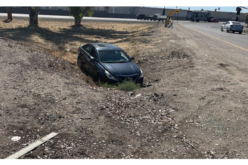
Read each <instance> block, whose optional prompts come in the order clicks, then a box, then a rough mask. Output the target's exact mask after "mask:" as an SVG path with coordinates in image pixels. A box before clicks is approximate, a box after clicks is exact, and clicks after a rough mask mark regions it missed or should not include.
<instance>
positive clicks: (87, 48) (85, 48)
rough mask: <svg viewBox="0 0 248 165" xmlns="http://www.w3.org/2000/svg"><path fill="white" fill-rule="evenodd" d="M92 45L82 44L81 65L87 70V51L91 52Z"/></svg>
mask: <svg viewBox="0 0 248 165" xmlns="http://www.w3.org/2000/svg"><path fill="white" fill-rule="evenodd" d="M91 49H92V46H91V45H85V46H83V51H82V57H81V61H82V66H83V67H84V68H85V69H86V70H87V71H89V69H90V68H89V63H90V56H89V53H90V52H91Z"/></svg>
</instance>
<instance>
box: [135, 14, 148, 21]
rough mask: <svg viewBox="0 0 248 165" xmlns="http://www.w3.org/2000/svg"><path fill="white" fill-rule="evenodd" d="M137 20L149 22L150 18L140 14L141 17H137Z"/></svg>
mask: <svg viewBox="0 0 248 165" xmlns="http://www.w3.org/2000/svg"><path fill="white" fill-rule="evenodd" d="M136 18H137V20H148V19H149V16H148V15H145V14H139V15H137V17H136Z"/></svg>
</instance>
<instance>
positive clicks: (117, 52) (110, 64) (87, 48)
mask: <svg viewBox="0 0 248 165" xmlns="http://www.w3.org/2000/svg"><path fill="white" fill-rule="evenodd" d="M133 59H134V58H133V57H132V58H130V57H129V56H128V55H127V54H126V53H125V52H124V51H123V50H122V49H121V48H120V47H118V46H116V45H113V44H107V43H91V44H86V45H83V46H80V47H79V48H78V59H77V64H78V67H79V68H80V69H81V70H85V71H86V72H88V73H90V74H91V75H92V76H93V78H94V79H95V80H96V81H100V82H108V83H118V82H123V81H124V80H128V81H133V82H135V83H140V84H141V85H142V84H143V79H144V76H143V72H142V70H141V69H140V68H139V67H138V66H137V65H136V64H135V63H134V62H133Z"/></svg>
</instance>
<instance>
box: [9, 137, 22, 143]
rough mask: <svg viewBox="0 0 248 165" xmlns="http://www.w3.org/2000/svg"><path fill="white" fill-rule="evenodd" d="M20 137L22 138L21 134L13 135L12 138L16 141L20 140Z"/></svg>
mask: <svg viewBox="0 0 248 165" xmlns="http://www.w3.org/2000/svg"><path fill="white" fill-rule="evenodd" d="M20 139H21V137H20V136H13V137H12V138H11V140H12V141H14V142H16V141H19V140H20Z"/></svg>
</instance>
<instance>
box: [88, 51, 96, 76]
mask: <svg viewBox="0 0 248 165" xmlns="http://www.w3.org/2000/svg"><path fill="white" fill-rule="evenodd" d="M90 56H91V57H93V58H94V59H92V58H90V61H89V70H90V72H91V74H93V75H96V74H97V73H98V67H97V62H98V54H97V50H96V49H95V48H94V47H93V48H92V49H91V52H90Z"/></svg>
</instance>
